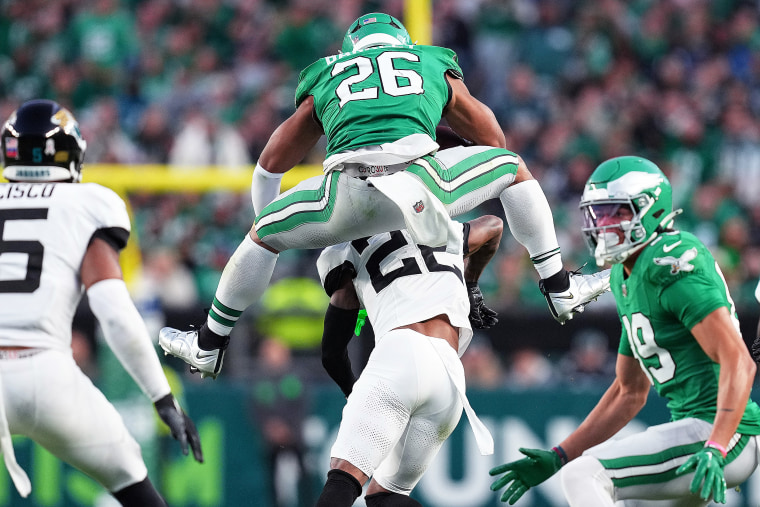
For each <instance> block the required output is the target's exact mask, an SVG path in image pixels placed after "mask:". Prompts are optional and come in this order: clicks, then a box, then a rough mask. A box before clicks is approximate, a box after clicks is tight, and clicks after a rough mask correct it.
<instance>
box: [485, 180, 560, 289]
mask: <svg viewBox="0 0 760 507" xmlns="http://www.w3.org/2000/svg"><path fill="white" fill-rule="evenodd" d="M499 199H501V204H502V206H504V214H505V216H506V217H507V225H508V226H509V230H510V231H511V232H512V236H514V237H515V239H516V240H517V242H518V243H520V244H521V245H522V246H524V247H525V248H526V249H527V250H528V253H529V254H530V259H531V260H532V261H533V267H535V268H536V271H538V274H539V276H540V277H541V278H549V277H550V276H552V275H553V274H555V273H558V272H560V271H561V270H562V269H563V268H564V266H563V265H562V254H561V253H560V249H559V242H558V241H557V233H556V232H555V230H554V218H553V217H552V210H551V208H550V207H549V202H548V201H547V200H546V195H544V191H543V190H542V189H541V185H539V183H538V181H536V180H527V181H523V182H520V183H516V184H513V185H511V186H509V187H508V188H507V189H506V190H505V191H503V192H502V193H501V195H499Z"/></svg>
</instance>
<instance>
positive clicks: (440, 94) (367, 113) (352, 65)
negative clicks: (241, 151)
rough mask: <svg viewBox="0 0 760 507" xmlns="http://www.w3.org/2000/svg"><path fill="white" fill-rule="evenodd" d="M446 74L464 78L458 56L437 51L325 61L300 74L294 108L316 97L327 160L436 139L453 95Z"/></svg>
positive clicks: (397, 50) (404, 49)
mask: <svg viewBox="0 0 760 507" xmlns="http://www.w3.org/2000/svg"><path fill="white" fill-rule="evenodd" d="M447 72H450V73H452V74H453V75H454V76H456V77H458V78H461V77H462V69H461V68H460V67H459V64H458V63H457V57H456V54H455V53H454V52H453V51H452V50H450V49H446V48H441V47H437V46H419V45H398V46H384V47H377V48H369V49H364V50H358V51H352V52H351V53H343V54H339V55H333V56H328V57H325V58H321V59H319V60H317V61H316V62H314V63H313V64H311V65H309V66H308V67H307V68H306V69H304V70H303V71H302V72H301V75H300V76H299V80H298V88H297V89H296V107H297V106H298V105H299V104H301V102H303V100H304V99H306V97H308V96H309V95H312V96H313V97H314V110H315V112H316V115H317V118H318V119H319V121H320V122H321V123H322V127H323V128H324V132H325V135H326V136H327V156H328V157H329V156H330V155H333V154H335V153H340V152H343V151H346V150H355V149H357V148H361V147H363V146H374V145H380V144H383V143H390V142H393V141H397V140H399V139H401V138H402V137H406V136H408V135H411V134H427V135H429V136H430V137H431V138H432V139H435V128H436V126H437V125H438V123H439V122H440V121H441V113H442V112H443V108H444V107H446V105H447V104H448V102H449V99H450V95H451V91H450V88H449V84H448V83H447V82H446V78H445V77H444V76H445V74H446V73H447Z"/></svg>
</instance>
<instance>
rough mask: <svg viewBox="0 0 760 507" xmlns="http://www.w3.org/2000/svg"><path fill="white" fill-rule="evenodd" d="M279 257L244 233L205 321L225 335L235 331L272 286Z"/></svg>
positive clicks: (226, 267)
mask: <svg viewBox="0 0 760 507" xmlns="http://www.w3.org/2000/svg"><path fill="white" fill-rule="evenodd" d="M278 257H279V254H276V253H273V252H270V251H269V250H267V249H266V248H264V247H262V246H259V245H257V244H256V243H254V241H253V240H252V239H251V237H250V236H249V235H248V234H246V235H245V239H243V241H242V243H240V245H239V246H238V247H237V250H235V253H233V254H232V257H230V260H229V261H227V265H226V266H224V271H223V272H222V278H221V279H220V280H219V286H218V287H217V288H216V294H215V295H214V302H213V303H212V304H211V309H210V310H209V313H208V319H207V321H206V322H207V324H208V327H209V329H210V330H211V331H213V332H214V333H216V334H218V335H222V336H227V335H229V334H230V333H231V332H232V328H233V327H234V326H235V323H237V321H238V319H239V318H240V315H241V314H242V313H243V310H245V309H246V308H248V307H249V306H250V305H252V304H253V303H255V302H256V301H258V300H259V298H260V297H261V295H262V294H263V293H264V291H265V290H266V288H267V287H268V286H269V281H270V280H271V279H272V273H273V272H274V266H275V263H276V262H277V258H278Z"/></svg>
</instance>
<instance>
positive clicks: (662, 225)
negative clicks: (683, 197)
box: [650, 208, 683, 241]
mask: <svg viewBox="0 0 760 507" xmlns="http://www.w3.org/2000/svg"><path fill="white" fill-rule="evenodd" d="M681 213H683V210H682V209H681V208H679V209H677V210H674V211H671V212H670V213H668V214H667V215H665V218H663V219H662V220H661V221H660V225H658V226H657V228H656V229H655V230H654V232H656V233H657V234H661V233H663V232H665V231H666V230H667V229H669V227H668V226H669V224H670V223H671V222H672V221H673V219H674V218H675V217H677V216H678V215H680V214H681ZM655 237H656V235H655V236H652V239H654V238H655ZM650 241H651V240H650Z"/></svg>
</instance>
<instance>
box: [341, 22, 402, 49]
mask: <svg viewBox="0 0 760 507" xmlns="http://www.w3.org/2000/svg"><path fill="white" fill-rule="evenodd" d="M398 44H413V42H412V38H411V37H409V32H407V31H406V28H404V25H403V24H401V21H399V20H398V19H396V18H394V17H393V16H390V15H388V14H385V13H382V12H371V13H369V14H365V15H363V16H360V17H359V18H357V19H356V21H354V22H353V23H351V26H349V27H348V31H346V35H345V36H344V37H343V46H342V47H341V53H350V52H351V51H355V50H357V49H367V48H371V47H378V46H389V45H398Z"/></svg>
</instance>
